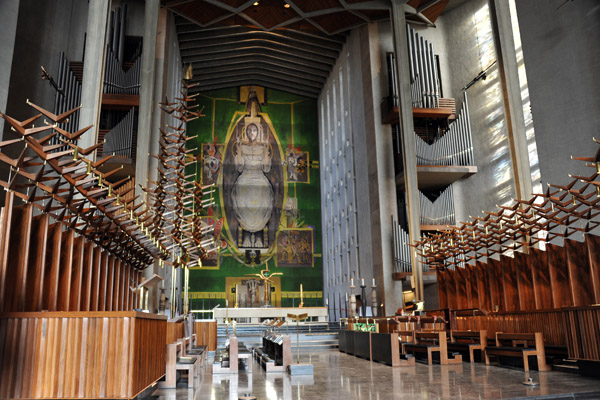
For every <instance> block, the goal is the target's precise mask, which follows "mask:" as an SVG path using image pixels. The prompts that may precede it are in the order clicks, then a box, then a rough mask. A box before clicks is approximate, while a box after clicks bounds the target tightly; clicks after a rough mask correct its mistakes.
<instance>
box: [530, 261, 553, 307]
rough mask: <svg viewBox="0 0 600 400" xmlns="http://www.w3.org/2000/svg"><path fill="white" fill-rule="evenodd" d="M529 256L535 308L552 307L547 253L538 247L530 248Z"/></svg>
mask: <svg viewBox="0 0 600 400" xmlns="http://www.w3.org/2000/svg"><path fill="white" fill-rule="evenodd" d="M529 258H530V259H531V266H532V267H533V269H532V271H533V274H532V279H533V290H534V296H535V308H536V309H538V310H547V309H550V308H552V289H551V287H550V272H549V270H548V253H547V252H546V251H542V250H540V249H530V254H529Z"/></svg>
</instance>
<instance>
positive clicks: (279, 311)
mask: <svg viewBox="0 0 600 400" xmlns="http://www.w3.org/2000/svg"><path fill="white" fill-rule="evenodd" d="M213 312H214V318H215V319H216V320H217V323H219V324H223V323H225V321H226V320H227V319H231V318H233V319H235V320H239V319H242V318H243V319H247V320H248V321H247V322H249V323H251V324H258V323H260V322H261V319H275V318H277V319H281V320H285V319H287V315H288V314H300V313H302V314H304V313H306V314H308V320H309V321H315V320H316V321H318V322H327V319H328V318H327V307H302V308H299V307H247V308H220V307H217V308H215V309H213ZM238 322H239V321H238Z"/></svg>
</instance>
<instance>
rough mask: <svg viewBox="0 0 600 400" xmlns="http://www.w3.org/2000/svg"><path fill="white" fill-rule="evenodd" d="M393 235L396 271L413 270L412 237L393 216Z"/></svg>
mask: <svg viewBox="0 0 600 400" xmlns="http://www.w3.org/2000/svg"><path fill="white" fill-rule="evenodd" d="M392 237H393V242H394V246H393V251H394V272H412V268H411V262H410V246H409V245H408V244H407V243H410V238H409V236H408V233H407V232H406V231H405V230H404V229H402V227H401V226H400V224H398V222H397V221H396V220H395V219H394V217H392Z"/></svg>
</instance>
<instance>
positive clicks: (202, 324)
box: [194, 321, 217, 351]
mask: <svg viewBox="0 0 600 400" xmlns="http://www.w3.org/2000/svg"><path fill="white" fill-rule="evenodd" d="M194 333H196V342H197V343H198V345H199V346H202V345H204V346H206V350H207V351H215V350H216V349H217V321H196V322H195V323H194Z"/></svg>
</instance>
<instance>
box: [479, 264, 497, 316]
mask: <svg viewBox="0 0 600 400" xmlns="http://www.w3.org/2000/svg"><path fill="white" fill-rule="evenodd" d="M475 267H476V268H477V270H478V272H477V276H478V281H477V291H478V293H479V306H480V308H481V309H482V310H486V311H491V310H492V309H493V306H492V297H491V291H490V280H489V274H488V265H487V264H486V263H482V262H477V263H476V264H475Z"/></svg>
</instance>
